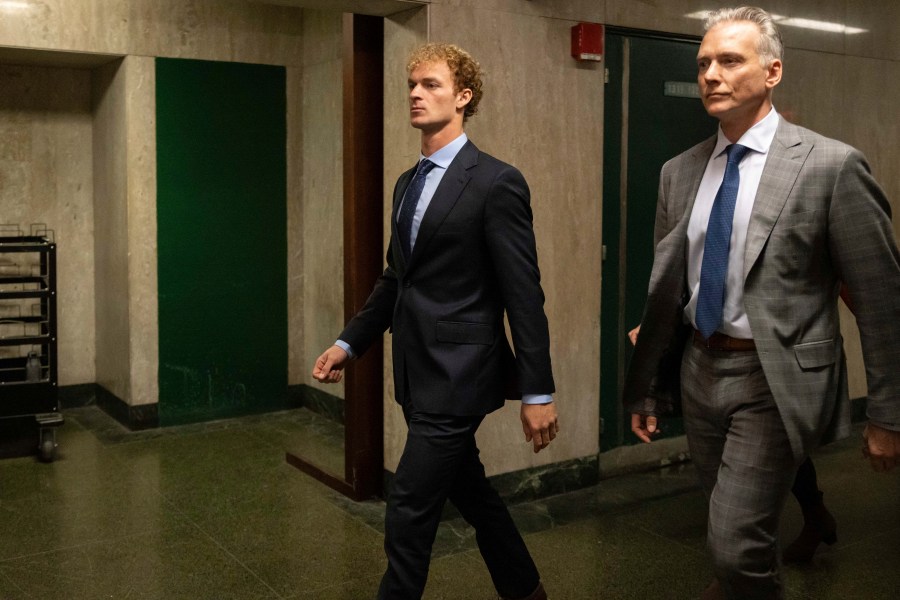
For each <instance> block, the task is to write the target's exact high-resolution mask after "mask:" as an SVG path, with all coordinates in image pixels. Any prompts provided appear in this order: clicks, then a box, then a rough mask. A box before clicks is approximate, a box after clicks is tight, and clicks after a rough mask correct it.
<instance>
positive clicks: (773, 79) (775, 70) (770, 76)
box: [766, 58, 781, 90]
mask: <svg viewBox="0 0 900 600" xmlns="http://www.w3.org/2000/svg"><path fill="white" fill-rule="evenodd" d="M780 81H781V61H780V60H778V59H777V58H776V59H775V60H773V61H772V62H771V63H770V64H769V66H768V67H767V68H766V87H767V88H768V89H770V90H771V89H773V88H774V87H775V86H776V85H778V83H779V82H780Z"/></svg>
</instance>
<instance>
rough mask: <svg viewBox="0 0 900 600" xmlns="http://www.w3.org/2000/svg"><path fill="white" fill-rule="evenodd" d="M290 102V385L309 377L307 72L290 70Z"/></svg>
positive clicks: (288, 89) (299, 69) (288, 249)
mask: <svg viewBox="0 0 900 600" xmlns="http://www.w3.org/2000/svg"><path fill="white" fill-rule="evenodd" d="M285 77H286V81H285V87H286V93H287V97H288V102H287V145H288V147H287V156H288V161H287V194H288V198H287V251H288V256H287V272H288V285H287V289H288V385H298V384H300V383H303V382H304V381H305V377H306V370H307V367H306V362H307V361H306V349H305V347H304V341H303V340H304V338H305V335H304V320H305V319H306V316H305V311H304V297H303V296H304V287H303V161H302V160H299V157H301V156H303V125H302V123H303V103H302V98H303V69H302V68H301V67H288V68H287V69H286V74H285Z"/></svg>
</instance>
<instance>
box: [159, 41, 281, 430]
mask: <svg viewBox="0 0 900 600" xmlns="http://www.w3.org/2000/svg"><path fill="white" fill-rule="evenodd" d="M156 112H157V165H158V166H157V168H158V172H157V181H158V191H157V228H158V245H159V251H158V261H159V265H158V267H159V421H160V425H174V424H179V423H187V422H193V421H205V420H211V419H217V418H222V417H230V416H237V415H242V414H248V413H254V412H263V411H267V410H273V409H276V408H280V407H282V406H284V404H285V402H286V396H287V360H288V358H287V226H286V224H287V207H286V179H287V177H286V149H285V148H286V146H285V139H286V128H285V114H286V113H285V70H284V68H283V67H271V66H263V65H248V64H238V63H222V62H208V61H197V60H180V59H162V58H160V59H157V60H156Z"/></svg>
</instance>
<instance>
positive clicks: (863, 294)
mask: <svg viewBox="0 0 900 600" xmlns="http://www.w3.org/2000/svg"><path fill="white" fill-rule="evenodd" d="M715 142H716V138H715V137H713V138H711V139H709V140H707V141H705V142H703V143H701V144H699V145H697V146H695V147H694V148H691V149H690V150H688V151H687V152H684V153H683V154H681V155H679V156H677V157H675V158H674V159H672V160H670V161H669V162H668V163H666V165H665V166H663V169H662V173H661V177H660V189H659V201H658V206H657V215H656V226H655V243H656V254H655V259H654V264H653V270H652V273H651V278H650V285H649V293H648V299H647V304H646V307H645V311H644V317H643V319H642V320H641V332H640V336H639V337H638V341H637V345H636V347H635V353H634V356H633V359H632V362H631V364H630V366H629V370H628V373H627V375H626V380H625V389H624V398H623V401H624V403H625V406H626V409H627V410H628V411H629V412H632V413H640V414H651V415H664V414H665V413H666V412H668V411H669V410H671V409H672V408H673V407H674V406H676V405H678V404H679V403H680V401H681V393H682V391H684V392H685V396H686V397H689V392H690V389H689V387H690V385H691V384H693V385H697V384H698V382H697V381H693V382H687V381H685V382H684V383H685V386H684V387H682V385H681V383H682V382H681V377H680V374H681V373H692V374H693V373H697V371H696V369H695V368H694V370H686V371H682V368H683V367H687V365H685V364H683V358H684V356H685V339H686V335H687V334H688V333H689V329H688V327H689V326H686V325H685V324H684V318H683V308H684V306H685V304H686V302H687V299H688V297H687V287H686V264H685V261H686V256H687V248H686V246H687V226H688V221H689V220H690V214H691V208H692V206H693V202H694V198H695V197H696V195H697V190H698V188H699V185H700V181H701V179H702V177H703V173H704V170H705V168H706V164H707V161H708V160H709V158H710V154H711V152H712V150H713V147H714V146H715ZM841 281H843V282H845V283H846V284H847V287H848V288H849V290H850V295H851V297H852V298H853V301H854V305H855V308H856V309H857V310H858V312H857V315H856V316H857V323H858V325H859V329H860V335H861V339H862V347H863V356H864V362H865V366H866V375H867V382H868V388H869V398H868V416H869V418H870V419H871V420H872V421H874V422H876V423H881V424H887V425H894V426H895V427H892V428H896V426H898V425H900V368H898V366H900V253H898V250H897V245H896V242H895V240H894V234H893V229H892V227H891V217H890V206H889V204H888V201H887V199H886V198H885V196H884V193H883V192H882V190H881V189H880V187H879V186H878V184H877V183H876V182H875V180H874V179H873V178H872V176H871V174H870V172H869V167H868V164H867V163H866V161H865V158H864V157H863V156H862V154H861V153H860V152H859V151H857V150H855V149H853V148H851V147H850V146H847V145H846V144H843V143H841V142H838V141H835V140H831V139H828V138H825V137H823V136H820V135H818V134H816V133H814V132H812V131H809V130H807V129H804V128H802V127H798V126H795V125H792V124H790V123H788V122H787V121H785V120H784V119H783V118H782V119H781V120H780V123H779V126H778V129H777V132H776V134H775V138H774V140H773V142H772V145H771V147H770V149H769V155H768V158H767V162H766V165H765V168H764V170H763V173H762V177H761V179H760V184H759V189H758V192H757V195H756V198H755V201H754V205H753V211H752V215H751V218H750V224H749V227H748V231H747V246H746V252H745V256H744V309H745V311H746V313H747V316H748V319H749V322H750V328H751V330H752V333H753V338H754V341H755V343H756V348H757V351H756V356H753V357H751V359H752V360H758V363H759V365H760V366H761V369H758V370H759V372H760V374H761V376H762V381H763V382H764V384H767V385H768V388H769V390H770V392H771V399H773V400H774V405H775V406H776V407H777V413H775V414H776V415H780V421H781V424H782V425H783V432H781V435H783V436H786V455H785V456H784V458H783V459H782V463H783V464H781V465H775V469H776V470H780V471H783V472H784V473H785V477H784V479H785V481H786V484H783V483H781V482H779V483H778V486H780V485H785V489H784V491H783V493H784V494H786V493H787V489H788V488H789V486H790V480H792V478H793V470H794V469H795V468H796V465H797V464H799V461H800V460H801V459H802V457H804V456H805V455H806V454H807V453H808V452H809V451H810V450H811V449H813V448H814V447H816V446H817V445H818V444H819V443H821V442H823V441H827V440H830V439H835V438H838V437H842V436H846V435H847V434H848V433H849V426H850V418H849V416H850V415H849V403H848V402H847V388H846V366H845V360H844V354H843V348H842V340H841V335H840V326H839V321H838V309H837V297H838V292H839V288H840V282H841ZM687 348H688V353H687V354H691V351H692V350H694V349H693V348H691V346H690V343H689V342H688V346H687ZM751 354H753V353H751ZM694 367H696V365H695V366H694ZM746 391H747V393H748V394H749V393H750V387H749V386H748V389H747V390H746ZM684 408H685V411H686V415H685V416H686V428H687V429H688V438H689V441H690V442H694V441H697V440H691V437H692V434H691V429H690V427H688V422H687V417H688V414H687V413H688V407H687V406H685V407H684ZM738 410H739V409H738ZM754 435H762V436H765V434H764V433H762V434H761V433H759V432H756V433H755V434H754ZM695 437H698V436H695ZM760 443H761V445H762V446H765V444H767V443H768V441H767V440H765V439H762V440H760ZM772 443H775V441H772ZM717 450H719V451H721V448H718V449H716V448H712V449H709V452H711V453H714V452H715V451H717ZM691 451H692V456H693V458H694V460H695V462H696V461H697V460H698V459H699V457H698V456H695V454H696V453H697V452H698V451H699V452H702V451H703V449H702V448H700V449H699V450H698V449H697V448H695V444H694V443H692V444H691ZM748 452H753V450H748ZM726 470H727V469H726ZM701 471H702V468H701ZM708 477H711V478H712V481H705V482H704V484H705V487H706V488H707V491H708V492H711V491H712V490H711V486H715V484H716V482H715V478H716V473H715V472H713V473H712V475H710V476H708ZM778 493H781V491H780V490H779V492H778ZM729 502H730V503H731V504H735V505H738V506H731V507H730V509H731V512H729V513H728V515H727V516H723V514H718V515H715V514H714V513H713V510H712V503H711V512H710V537H711V538H713V537H715V536H721V535H728V533H727V530H729V529H730V530H731V535H733V536H736V537H745V534H746V531H742V532H741V534H740V536H738V535H737V534H736V533H735V530H736V529H737V528H744V529H746V528H747V527H750V525H749V524H748V523H749V522H744V523H741V522H739V520H736V521H735V522H734V523H733V524H732V523H731V520H733V519H735V515H734V514H733V513H734V510H735V509H737V510H738V511H739V512H749V513H751V514H752V513H754V511H755V512H756V513H757V518H756V521H757V522H755V524H754V525H753V526H756V525H759V523H758V521H762V520H765V519H764V517H765V518H768V519H769V522H768V523H767V524H766V525H765V527H763V529H765V532H764V533H765V535H762V534H760V535H761V536H762V537H761V539H759V540H755V541H754V543H755V544H756V546H760V545H766V543H767V542H768V540H769V538H771V540H772V541H774V531H775V530H776V529H777V514H778V512H780V502H778V501H777V498H769V499H768V500H767V502H768V503H769V505H768V506H757V505H754V502H755V494H754V493H753V492H749V493H744V494H738V495H737V497H734V498H730V499H729ZM763 504H765V503H763ZM772 511H774V516H773V515H772V514H768V515H765V514H762V513H766V512H772ZM716 518H720V519H728V520H729V522H727V523H715V522H714V521H715V520H716ZM751 521H752V519H751ZM751 528H752V527H751ZM723 531H725V532H726V533H722V532H723ZM751 537H752V536H751ZM735 539H736V538H735ZM713 543H714V541H711V542H710V544H711V545H712V544H713ZM748 543H749V542H748ZM745 545H747V544H745ZM769 545H771V546H772V548H771V552H770V553H769V552H768V550H766V551H760V552H759V556H760V557H761V558H759V559H758V560H773V558H774V556H775V552H774V544H769ZM744 550H746V548H745V549H742V550H741V552H744ZM756 550H759V548H756ZM744 554H746V552H744ZM744 558H746V557H744ZM770 570H771V571H772V573H773V574H774V573H775V572H777V563H776V564H774V565H771V567H770ZM717 574H718V575H719V578H720V580H721V579H722V578H723V574H722V573H721V572H719V570H718V568H717ZM748 581H750V579H748ZM725 587H726V592H729V588H728V586H727V585H726V586H725ZM775 587H776V588H777V584H775ZM764 588H765V586H764V585H763V586H761V587H759V589H760V590H762V589H764ZM773 589H774V588H773ZM777 593H778V592H777V591H776V592H775V594H776V595H777ZM729 595H740V596H741V597H756V596H754V595H753V594H752V593H751V592H748V591H747V590H738V591H735V590H734V589H732V590H731V591H730V592H729ZM760 597H771V594H770V595H769V596H762V595H761V596H760Z"/></svg>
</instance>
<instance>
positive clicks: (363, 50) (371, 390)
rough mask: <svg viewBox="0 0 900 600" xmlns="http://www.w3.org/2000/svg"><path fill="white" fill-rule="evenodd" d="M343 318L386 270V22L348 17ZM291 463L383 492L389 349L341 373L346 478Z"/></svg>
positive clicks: (376, 348)
mask: <svg viewBox="0 0 900 600" xmlns="http://www.w3.org/2000/svg"><path fill="white" fill-rule="evenodd" d="M343 90H344V91H343V148H344V157H343V167H344V174H343V186H344V202H343V212H344V319H345V321H349V320H350V319H351V318H353V316H354V315H355V314H356V313H357V312H359V310H360V309H361V308H362V307H363V306H364V305H365V303H366V299H367V298H368V297H369V293H370V292H371V291H372V282H373V281H375V280H376V279H377V278H378V276H379V275H381V272H382V270H383V269H384V262H383V257H384V233H383V220H384V219H383V212H384V205H383V202H384V192H383V188H384V160H383V156H384V143H383V140H384V110H383V108H384V19H383V18H382V17H376V16H369V15H359V14H350V13H346V14H344V16H343ZM286 459H287V462H288V463H290V464H291V465H293V466H295V467H297V468H298V469H300V470H301V471H303V472H304V473H306V474H308V475H310V476H312V477H314V478H316V479H318V480H319V481H321V482H322V483H324V484H326V485H328V486H329V487H331V488H333V489H335V490H337V491H338V492H340V493H342V494H344V495H345V496H348V497H350V498H352V499H353V500H357V501H359V500H365V499H367V498H371V497H374V496H382V495H383V489H382V488H383V481H384V476H383V473H384V352H383V346H382V345H381V344H374V345H373V346H372V348H370V349H369V350H368V351H367V352H366V353H365V354H364V355H363V356H362V357H360V358H359V359H357V360H354V361H352V363H351V364H350V365H348V367H347V369H346V371H345V376H344V477H343V479H341V478H339V477H337V476H335V475H334V474H332V473H329V472H328V471H325V470H323V469H321V468H320V467H318V466H316V465H314V464H312V463H310V462H309V461H307V460H305V459H304V458H303V457H300V456H298V455H296V454H293V453H290V452H288V453H287V456H286Z"/></svg>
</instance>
